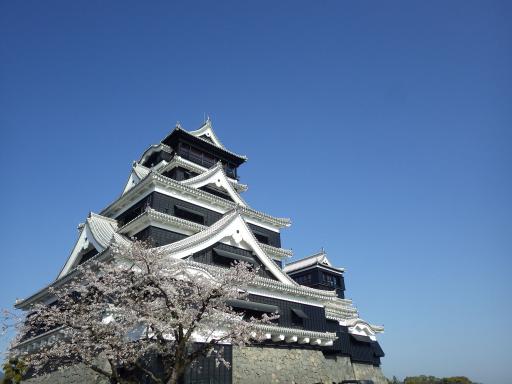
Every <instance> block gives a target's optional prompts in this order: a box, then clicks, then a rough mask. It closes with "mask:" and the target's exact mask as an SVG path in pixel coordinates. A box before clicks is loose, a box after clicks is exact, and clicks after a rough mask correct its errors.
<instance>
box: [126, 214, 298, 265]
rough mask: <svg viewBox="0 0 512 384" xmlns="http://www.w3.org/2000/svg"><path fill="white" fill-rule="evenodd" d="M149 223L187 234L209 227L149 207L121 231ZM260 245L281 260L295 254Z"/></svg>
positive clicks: (131, 232) (136, 229)
mask: <svg viewBox="0 0 512 384" xmlns="http://www.w3.org/2000/svg"><path fill="white" fill-rule="evenodd" d="M149 225H152V226H155V227H159V228H162V229H166V230H169V231H173V232H177V233H181V234H184V235H187V236H190V235H193V234H195V233H198V232H201V231H204V230H205V229H206V228H208V227H207V226H206V225H202V224H197V223H194V222H192V221H188V220H185V219H181V218H179V217H176V216H172V215H169V214H167V213H163V212H159V211H157V210H155V209H153V208H150V207H148V208H147V209H146V210H145V211H144V212H143V213H141V214H140V215H139V216H137V217H135V218H134V219H133V220H132V221H130V222H128V223H126V224H125V225H124V226H123V227H121V228H119V233H121V234H124V235H126V236H127V237H131V236H133V235H134V234H136V233H138V232H140V231H141V230H142V229H144V228H146V227H147V226H149ZM259 245H260V247H261V248H262V249H263V251H264V252H265V253H266V254H267V255H271V256H272V257H273V258H276V259H279V260H282V259H283V258H287V257H291V256H292V254H293V252H292V251H291V250H290V249H284V248H277V247H273V246H271V245H268V244H263V243H259Z"/></svg>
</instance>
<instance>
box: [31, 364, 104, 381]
mask: <svg viewBox="0 0 512 384" xmlns="http://www.w3.org/2000/svg"><path fill="white" fill-rule="evenodd" d="M23 383H27V384H85V383H87V384H89V383H90V384H108V380H107V379H106V378H105V377H104V376H101V375H98V374H97V373H96V372H94V371H93V370H92V369H90V368H87V367H86V366H85V365H83V364H77V365H73V366H71V367H66V368H63V369H61V370H58V371H55V372H52V373H49V374H47V375H42V376H38V377H34V378H32V379H29V380H24V381H23Z"/></svg>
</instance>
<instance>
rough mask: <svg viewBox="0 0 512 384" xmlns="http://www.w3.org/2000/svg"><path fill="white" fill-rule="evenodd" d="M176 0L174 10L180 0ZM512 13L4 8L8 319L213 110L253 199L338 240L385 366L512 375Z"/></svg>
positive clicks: (446, 6)
mask: <svg viewBox="0 0 512 384" xmlns="http://www.w3.org/2000/svg"><path fill="white" fill-rule="evenodd" d="M171 3H172V4H171ZM511 19H512V3H511V2H508V1H503V2H493V1H485V2H484V1H478V2H475V1H429V2H425V1H391V2H382V1H375V2H368V1H351V2H348V1H322V2H315V1H310V2H301V1H291V2H273V1H272V2H265V1H257V2H256V1H254V2H250V3H249V2H240V1H231V2H217V1H216V2H213V1H205V2H196V1H188V2H183V3H180V4H178V3H177V2H163V1H162V2H142V1H136V2H135V1H118V2H115V1H108V2H107V1H72V2H70V1H61V2H57V1H7V0H4V1H2V2H1V3H0V36H2V37H1V38H0V55H1V59H0V76H1V82H0V126H1V136H0V143H1V151H0V156H1V158H0V161H1V163H2V169H3V178H2V187H1V188H0V198H1V201H2V203H3V207H2V219H1V221H0V236H1V244H2V252H1V256H0V257H1V270H2V274H1V275H2V278H1V283H0V307H6V306H10V305H11V304H12V303H13V301H14V299H15V298H16V297H25V296H27V295H29V294H30V293H32V292H33V291H35V290H37V289H39V288H40V287H42V286H44V285H46V284H47V283H48V282H49V281H50V280H51V279H53V278H55V276H56V274H57V273H58V271H59V269H60V268H61V266H62V265H63V263H64V261H65V260H66V258H67V256H68V254H69V251H70V249H71V247H72V246H73V243H74V241H75V238H76V235H77V229H76V226H77V224H78V223H80V222H82V221H83V220H84V218H85V217H86V215H87V213H88V212H89V211H95V212H98V211H100V210H101V209H102V208H103V207H104V206H106V205H107V204H109V203H110V202H112V201H113V200H114V199H115V198H116V197H117V196H118V195H119V193H120V192H121V190H122V187H123V185H124V182H125V181H126V178H127V177H128V173H129V170H130V165H131V162H132V160H135V159H137V158H138V157H139V155H140V154H141V151H143V150H144V149H145V148H146V147H148V146H149V145H150V144H152V143H156V142H158V141H159V140H160V139H161V138H163V137H164V135H165V134H167V133H168V132H169V131H170V130H171V129H172V128H173V127H174V124H175V122H176V121H177V120H180V121H181V123H182V125H183V126H184V128H186V129H195V128H197V127H198V126H199V124H200V123H201V122H202V120H203V116H204V114H205V113H208V114H210V115H211V116H212V119H213V123H214V127H215V129H216V132H217V133H218V135H219V136H220V137H221V139H222V140H223V141H224V143H225V144H226V145H227V146H228V147H229V148H231V149H232V150H234V151H236V152H239V153H243V154H246V155H248V156H249V162H248V163H247V164H246V165H244V166H243V167H242V168H241V169H240V174H241V176H242V181H243V182H244V183H248V184H249V186H250V188H249V191H248V192H247V193H246V195H245V197H246V198H247V200H248V201H249V203H250V204H251V205H252V206H253V207H255V208H257V209H260V210H264V211H267V212H269V213H271V214H273V215H276V216H287V217H291V218H292V219H293V226H292V227H291V228H290V229H287V230H286V231H284V233H283V245H284V246H285V247H289V248H293V249H294V251H295V255H296V256H304V255H307V254H309V253H312V252H315V251H317V250H318V249H320V247H322V246H323V247H325V249H326V250H327V251H328V253H329V256H330V258H331V259H332V260H333V262H334V263H335V264H337V265H339V266H344V267H345V268H346V270H347V272H346V282H347V286H348V290H347V296H348V297H350V298H353V299H354V301H355V304H356V305H357V306H358V308H359V309H360V313H361V315H362V317H363V318H365V319H367V320H369V321H371V322H374V323H377V324H384V325H385V327H386V332H385V334H384V335H382V337H381V338H380V340H381V343H382V346H383V348H384V350H385V352H386V353H387V356H386V357H385V358H384V360H383V369H384V372H385V373H386V374H387V375H389V376H391V375H397V376H399V377H404V376H406V375H414V374H421V373H428V374H433V375H438V376H445V375H459V374H461V375H467V376H470V377H471V378H473V379H474V380H478V381H482V382H485V383H488V384H498V383H506V382H511V381H512V366H511V365H510V361H511V354H512V351H511V349H510V346H511V345H512V344H511V341H512V338H511V336H510V331H509V328H510V319H511V317H512V309H511V302H512V301H511V300H510V295H511V293H512V283H511V278H510V273H511V267H512V262H511V256H512V255H511V251H512V223H511V217H512V203H511V196H512V180H511V174H512V154H511V153H512V150H511V148H512V129H511V127H512V108H511V107H512V75H511V68H512V27H511V23H510V20H511Z"/></svg>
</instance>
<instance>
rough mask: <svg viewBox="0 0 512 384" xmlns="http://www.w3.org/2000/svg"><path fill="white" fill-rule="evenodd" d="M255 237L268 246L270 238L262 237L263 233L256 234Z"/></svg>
mask: <svg viewBox="0 0 512 384" xmlns="http://www.w3.org/2000/svg"><path fill="white" fill-rule="evenodd" d="M254 237H256V239H257V240H258V241H259V242H260V243H263V244H268V236H265V235H262V234H261V233H257V232H254Z"/></svg>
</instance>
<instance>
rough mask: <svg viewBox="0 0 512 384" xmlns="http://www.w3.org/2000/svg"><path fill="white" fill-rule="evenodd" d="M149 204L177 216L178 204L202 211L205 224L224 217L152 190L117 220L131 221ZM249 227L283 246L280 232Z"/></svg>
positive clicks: (270, 241)
mask: <svg viewBox="0 0 512 384" xmlns="http://www.w3.org/2000/svg"><path fill="white" fill-rule="evenodd" d="M147 206H149V207H151V208H153V209H155V210H156V211H159V212H162V213H167V214H169V215H173V216H176V212H175V210H176V206H181V207H184V208H188V209H191V210H193V211H196V212H199V213H201V215H202V216H203V217H204V223H203V224H204V225H207V226H210V225H212V224H213V223H215V222H216V221H217V220H219V219H220V218H221V217H222V214H221V213H219V212H215V211H212V210H209V209H206V208H203V207H200V206H198V205H195V204H191V203H189V202H187V201H184V200H180V199H177V198H175V197H172V196H167V195H164V194H162V193H159V192H152V193H150V194H149V195H148V196H146V197H145V198H143V199H142V200H140V201H139V202H137V203H136V204H134V205H133V206H131V207H130V208H129V209H127V210H126V211H124V212H123V213H121V214H120V215H119V216H118V217H117V220H118V222H119V226H123V225H124V224H126V223H128V222H130V221H131V220H133V219H134V218H135V217H137V216H139V215H140V214H141V213H143V212H144V210H145V209H146V207H147ZM249 228H250V229H251V230H252V231H253V232H255V234H258V235H261V236H265V237H266V238H267V239H268V244H269V245H272V246H274V247H281V235H280V233H278V232H274V231H270V230H268V229H266V228H262V227H259V226H257V225H253V224H249Z"/></svg>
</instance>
